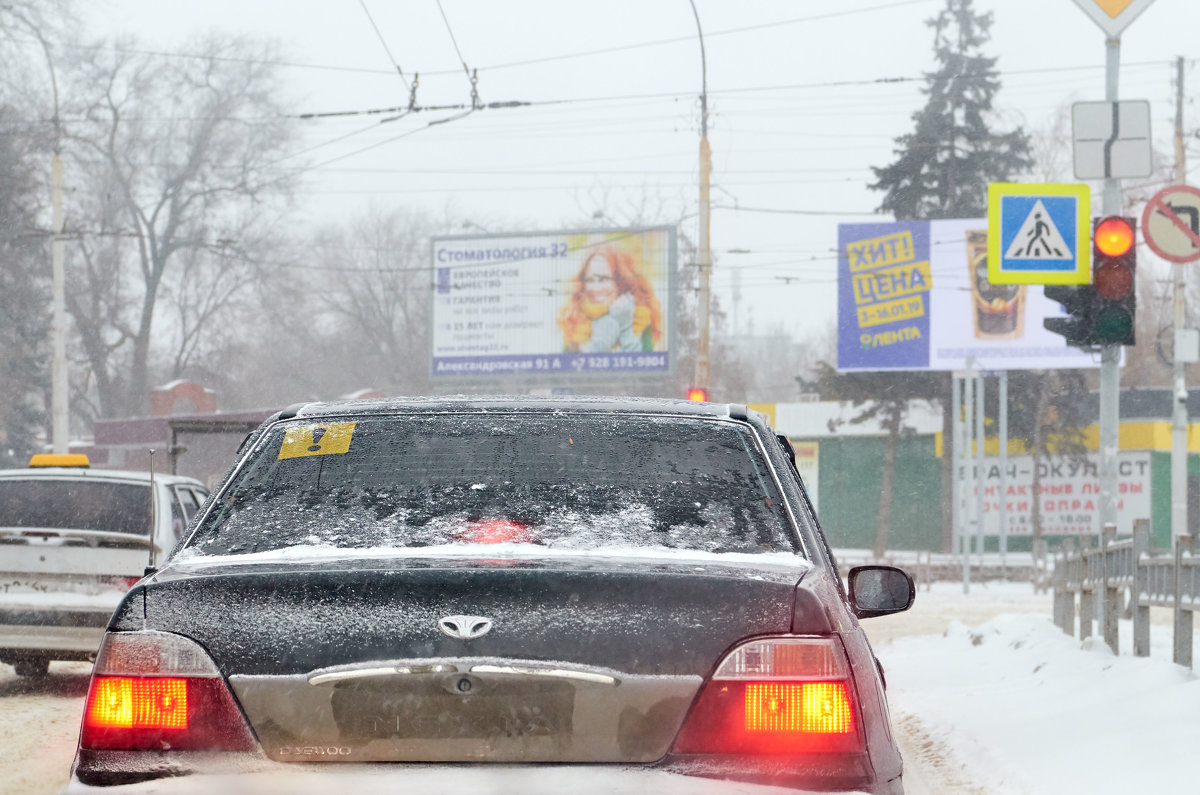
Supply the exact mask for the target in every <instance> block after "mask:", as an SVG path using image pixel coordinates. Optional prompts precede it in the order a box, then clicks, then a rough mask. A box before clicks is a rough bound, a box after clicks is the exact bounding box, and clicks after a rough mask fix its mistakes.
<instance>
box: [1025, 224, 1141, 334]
mask: <svg viewBox="0 0 1200 795" xmlns="http://www.w3.org/2000/svg"><path fill="white" fill-rule="evenodd" d="M1135 233H1136V227H1135V226H1134V221H1133V219H1132V218H1125V217H1122V216H1118V215H1110V216H1108V217H1106V218H1097V219H1096V220H1095V221H1094V222H1093V224H1092V283H1091V284H1083V285H1078V286H1067V285H1047V286H1046V288H1045V294H1046V297H1047V298H1049V299H1050V300H1052V301H1057V302H1058V303H1060V304H1062V306H1063V309H1064V310H1066V313H1067V315H1068V317H1048V318H1046V319H1045V320H1043V321H1042V324H1043V325H1044V326H1045V327H1046V329H1047V330H1048V331H1053V332H1054V333H1055V334H1060V335H1062V337H1063V338H1064V339H1065V340H1066V341H1067V344H1068V345H1073V346H1075V347H1077V348H1092V347H1094V346H1096V345H1133V343H1134V334H1133V332H1134V320H1135V317H1136V311H1137V279H1136V275H1137V247H1136V246H1135V245H1134V242H1135V237H1134V235H1135Z"/></svg>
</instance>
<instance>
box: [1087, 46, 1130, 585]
mask: <svg viewBox="0 0 1200 795" xmlns="http://www.w3.org/2000/svg"><path fill="white" fill-rule="evenodd" d="M1120 70H1121V38H1120V36H1109V37H1108V38H1107V39H1105V42H1104V99H1105V100H1106V101H1108V102H1112V103H1114V104H1115V103H1116V102H1117V93H1118V91H1117V86H1118V80H1119V77H1120ZM1122 204H1123V202H1122V199H1121V180H1120V179H1117V178H1116V177H1105V178H1104V199H1103V211H1104V212H1103V214H1104V215H1120V214H1121V209H1122ZM1135 289H1136V288H1135ZM1120 364H1121V346H1120V345H1112V344H1107V345H1102V346H1100V526H1099V527H1098V528H1096V530H1097V532H1098V533H1100V534H1101V535H1103V533H1104V528H1105V526H1106V525H1110V524H1111V525H1115V524H1116V523H1117V502H1116V491H1117V450H1118V448H1119V447H1120V440H1119V436H1118V434H1119V430H1120V400H1121V369H1120ZM1102 598H1103V597H1102Z"/></svg>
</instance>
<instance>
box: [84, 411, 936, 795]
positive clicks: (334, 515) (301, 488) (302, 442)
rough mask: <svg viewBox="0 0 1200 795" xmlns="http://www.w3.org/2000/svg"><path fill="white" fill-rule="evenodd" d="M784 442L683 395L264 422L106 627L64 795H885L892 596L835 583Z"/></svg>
mask: <svg viewBox="0 0 1200 795" xmlns="http://www.w3.org/2000/svg"><path fill="white" fill-rule="evenodd" d="M789 450H790V447H789V446H788V444H787V442H786V440H784V439H781V438H778V437H776V436H775V434H774V433H773V431H772V430H771V429H770V428H769V427H768V426H767V425H766V423H765V422H764V420H763V419H762V418H761V417H760V416H759V415H757V414H756V413H754V412H752V411H748V410H747V409H746V408H745V407H742V406H726V405H717V404H697V403H687V402H682V401H649V400H630V399H622V400H615V399H614V400H607V399H559V400H553V401H550V400H525V399H498V398H497V399H482V398H481V399H466V398H459V399H448V398H443V399H429V400H404V401H401V400H395V401H379V402H373V401H372V402H348V403H315V404H309V405H306V406H303V407H299V408H296V409H293V410H288V411H285V412H282V413H280V414H279V415H277V416H275V417H273V418H272V419H270V420H268V421H267V422H266V423H264V424H263V426H262V427H261V428H260V429H259V430H258V431H256V432H255V433H254V434H252V435H251V437H249V438H248V439H247V442H246V443H245V444H244V445H243V450H242V452H241V455H240V459H239V461H238V463H237V466H236V467H235V468H234V470H233V471H232V473H231V474H230V475H229V477H228V478H227V480H226V482H225V483H224V484H223V485H222V486H221V487H220V489H219V490H218V492H217V493H216V496H215V498H214V499H212V500H210V502H209V504H208V505H207V508H206V511H205V512H204V513H203V515H202V516H201V517H200V518H199V519H198V521H197V522H195V523H194V524H193V526H192V528H191V532H190V535H189V537H188V538H187V539H186V541H185V542H183V544H182V546H181V548H180V549H179V550H178V551H177V552H176V554H175V555H174V556H173V557H172V558H171V559H170V562H169V563H168V564H167V565H166V566H164V567H163V568H162V569H161V570H159V571H158V572H156V573H153V574H152V575H151V576H148V577H147V578H145V579H144V580H142V582H141V583H140V584H139V585H138V586H136V587H135V588H134V589H133V590H131V591H130V592H129V594H128V595H127V597H126V598H125V600H124V601H123V602H122V603H121V606H120V607H119V608H118V610H117V612H116V614H115V615H114V616H113V619H112V621H111V623H110V625H109V627H108V632H107V634H106V636H105V639H104V643H103V645H102V647H101V650H100V653H99V657H98V659H97V661H96V665H95V670H94V673H93V677H92V683H91V688H90V692H89V695H88V700H87V707H86V711H85V716H84V720H83V727H82V732H81V736H80V743H79V751H78V756H77V758H76V762H75V766H74V768H73V782H74V783H75V785H80V784H82V785H105V784H120V783H127V782H133V781H140V780H145V779H153V778H158V777H164V776H177V775H180V774H183V773H200V774H223V773H228V772H229V771H234V770H236V771H241V772H242V774H243V775H245V774H247V773H248V774H250V775H257V774H261V773H263V772H266V773H270V772H272V771H274V772H275V773H279V772H285V773H287V774H291V773H295V772H297V771H305V772H313V774H314V775H327V774H329V773H331V772H334V771H338V770H341V771H344V772H346V773H350V772H351V771H361V770H362V769H364V765H365V766H366V769H370V770H371V771H372V772H373V773H374V774H376V775H385V776H395V777H397V778H400V779H403V778H404V777H405V776H406V775H408V776H411V775H415V774H416V773H417V772H419V773H420V775H421V776H427V775H428V774H429V770H428V768H427V767H425V766H422V767H416V766H415V763H425V765H428V764H432V763H437V764H439V765H443V766H445V769H446V770H447V771H449V772H448V775H456V774H458V773H461V772H462V771H463V770H464V765H463V763H471V764H470V765H467V766H466V767H467V768H469V769H470V771H471V774H472V775H477V774H478V773H479V771H480V770H486V769H488V767H489V766H496V767H495V769H496V770H497V771H501V772H502V773H503V775H507V776H511V775H512V766H513V765H521V766H531V767H532V766H533V765H535V764H536V765H538V767H537V768H534V769H535V770H538V771H546V770H548V769H549V768H547V767H546V763H556V764H558V765H563V764H569V765H572V766H584V765H586V766H588V767H586V768H584V769H585V770H591V771H593V772H594V773H595V774H596V776H597V777H598V778H597V779H596V780H597V781H600V780H603V781H607V782H609V783H608V784H606V785H605V786H606V787H607V788H609V789H611V788H613V787H614V786H617V787H619V786H631V787H632V786H635V785H634V784H632V783H631V782H632V781H633V779H629V780H628V781H626V779H623V778H620V777H618V778H616V779H612V778H611V776H613V775H615V774H616V773H618V772H621V771H629V772H630V774H631V775H632V774H635V773H636V774H642V773H647V772H653V773H655V774H663V775H669V774H678V775H684V776H688V777H694V778H692V779H690V780H693V781H697V782H702V781H704V780H715V779H734V780H741V781H747V782H758V783H768V784H774V785H782V786H788V787H797V788H805V789H816V790H842V789H849V790H865V791H868V792H879V793H894V792H901V791H902V787H901V783H900V776H901V761H900V756H899V754H898V752H897V750H896V746H895V743H894V741H893V738H892V733H891V728H890V726H889V719H888V711H887V705H886V701H885V698H884V689H883V685H882V681H881V677H880V672H879V669H878V665H877V662H876V660H875V658H874V656H873V654H872V652H871V649H870V646H869V645H868V643H867V640H866V638H865V636H864V634H863V632H862V630H861V629H860V627H859V624H858V620H857V618H861V617H866V616H872V615H883V614H886V613H892V612H898V611H900V610H904V609H906V608H907V607H909V606H910V605H911V604H912V599H913V594H914V589H913V587H912V581H911V579H910V578H909V577H908V576H907V575H905V574H904V573H903V572H901V571H899V570H897V569H890V568H887V567H862V568H860V569H856V570H853V571H851V572H850V573H849V576H848V583H849V593H848V594H847V593H845V592H844V591H843V586H842V582H841V580H840V579H839V577H838V573H837V570H836V568H835V565H834V562H833V560H832V558H831V556H830V554H829V550H828V547H827V545H826V542H825V539H824V537H823V536H822V533H821V530H820V528H819V526H818V524H817V521H816V517H815V516H814V515H813V513H812V509H811V506H810V503H809V501H808V499H807V497H806V496H805V493H804V486H803V484H802V483H801V480H800V478H799V476H798V475H797V474H796V471H795V468H794V467H793V465H792V463H791V462H790V461H789V457H788V455H789ZM297 763H299V764H297ZM451 763H454V764H451ZM339 765H341V767H338V766H339ZM574 769H579V768H578V767H575V768H574ZM456 771H457V773H456ZM606 777H608V778H606ZM535 778H536V776H535ZM192 780H198V779H192ZM421 780H422V781H424V780H425V779H424V778H422V779H421ZM410 781H411V783H416V781H415V780H413V779H410ZM613 781H616V782H626V783H625V784H624V785H621V784H613V783H612V782H613ZM579 782H580V784H581V785H582V786H585V787H586V785H587V783H588V777H587V775H586V773H585V774H584V775H582V776H580V777H579ZM637 786H642V785H637ZM573 788H576V789H577V788H578V787H573ZM521 789H522V791H526V790H529V788H527V787H524V786H522V787H521ZM439 791H440V790H439ZM506 791H507V790H506Z"/></svg>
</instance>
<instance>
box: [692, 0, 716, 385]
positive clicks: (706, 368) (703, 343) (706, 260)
mask: <svg viewBox="0 0 1200 795" xmlns="http://www.w3.org/2000/svg"><path fill="white" fill-rule="evenodd" d="M689 2H690V3H691V6H692V15H693V16H694V17H695V18H696V32H697V34H698V35H699V37H700V241H699V243H700V257H699V260H700V261H699V262H697V263H696V264H697V265H698V266H699V267H700V338H699V340H698V342H697V345H696V370H695V376H694V377H693V379H692V386H693V387H699V388H700V389H703V390H705V391H706V392H707V390H708V388H709V381H710V380H711V378H712V368H711V365H710V360H709V323H710V319H709V303H710V297H709V290H710V284H709V282H710V279H711V275H712V251H711V249H710V248H709V215H710V213H711V206H710V205H709V198H708V182H709V175H710V173H711V172H712V150H710V149H709V146H708V63H707V59H706V58H705V54H704V31H703V30H701V28H700V14H699V12H697V11H696V2H695V0H689Z"/></svg>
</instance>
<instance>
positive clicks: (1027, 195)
mask: <svg viewBox="0 0 1200 795" xmlns="http://www.w3.org/2000/svg"><path fill="white" fill-rule="evenodd" d="M1090 223H1091V192H1090V190H1089V189H1088V186H1087V185H1082V184H1051V183H1035V184H1025V183H1018V182H993V183H991V184H990V185H988V258H987V278H988V281H989V282H991V283H992V284H1088V283H1089V282H1091V280H1092V272H1091V262H1090V253H1091V252H1090V250H1089V246H1088V242H1089V241H1090V239H1091V233H1090V228H1089V224H1090Z"/></svg>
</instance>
